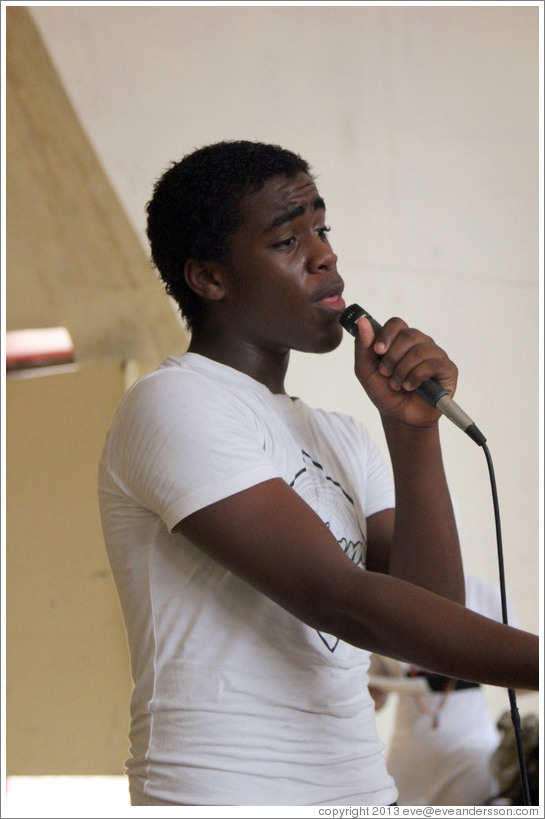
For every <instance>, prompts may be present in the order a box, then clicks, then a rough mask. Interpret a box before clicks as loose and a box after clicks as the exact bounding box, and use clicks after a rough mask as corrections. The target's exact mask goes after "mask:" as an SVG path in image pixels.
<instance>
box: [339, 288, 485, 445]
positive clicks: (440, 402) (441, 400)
mask: <svg viewBox="0 0 545 819" xmlns="http://www.w3.org/2000/svg"><path fill="white" fill-rule="evenodd" d="M362 316H363V317H365V318H366V319H367V321H368V322H369V324H370V325H371V327H372V328H373V330H374V331H375V335H376V334H378V333H379V332H380V331H381V330H382V324H380V323H379V322H378V321H377V320H376V319H375V318H373V316H372V315H370V313H368V312H367V310H364V309H363V307H360V305H359V304H351V305H350V307H347V308H346V310H344V312H343V313H342V315H341V318H340V323H341V325H342V326H343V327H344V329H345V330H347V331H348V332H349V333H350V334H351V335H353V336H354V337H357V335H358V325H357V321H358V319H360V318H361V317H362ZM416 392H417V393H418V395H419V396H420V397H421V398H423V399H424V401H427V403H428V404H431V406H432V407H435V408H436V409H438V410H439V411H440V412H442V413H443V415H445V416H446V417H447V418H448V419H449V420H450V421H452V423H453V424H456V426H457V427H459V428H460V429H461V430H463V432H465V433H466V435H469V437H470V438H471V439H472V440H473V441H475V443H476V444H478V445H479V446H482V445H483V444H484V443H485V442H486V438H485V437H484V435H483V433H482V432H481V431H480V429H479V428H478V427H477V426H476V425H475V423H474V422H473V421H472V420H471V418H470V417H469V415H467V414H466V413H465V412H464V411H463V409H462V408H461V407H460V406H458V404H457V403H456V402H455V401H454V400H453V399H452V398H451V397H450V395H449V394H448V392H447V391H446V389H445V388H444V387H442V386H441V384H440V383H439V382H438V381H437V379H435V378H428V380H427V381H423V382H422V384H420V386H419V387H418V389H417V390H416Z"/></svg>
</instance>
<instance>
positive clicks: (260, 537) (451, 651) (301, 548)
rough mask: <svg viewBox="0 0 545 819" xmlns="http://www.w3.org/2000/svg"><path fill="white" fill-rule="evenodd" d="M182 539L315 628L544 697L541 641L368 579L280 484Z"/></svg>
mask: <svg viewBox="0 0 545 819" xmlns="http://www.w3.org/2000/svg"><path fill="white" fill-rule="evenodd" d="M176 530H178V531H179V532H181V533H182V534H184V535H185V536H186V537H188V538H189V539H190V540H191V541H193V542H194V543H195V544H196V545H197V546H199V547H200V548H202V549H203V550H204V551H205V552H206V553H207V554H209V555H210V556H211V557H212V558H213V559H215V560H217V561H218V562H220V563H221V564H223V565H224V566H225V567H226V568H227V569H229V570H230V571H232V572H234V573H235V574H237V575H238V576H239V577H241V578H242V579H244V580H245V581H247V582H248V583H250V584H251V585H252V586H254V587H255V588H257V589H258V590H260V591H261V592H262V593H263V594H265V595H267V596H268V597H270V598H271V599H272V600H274V601H275V602H276V603H278V604H279V605H280V606H282V607H283V608H285V609H286V610H287V611H289V612H290V613H291V614H293V615H294V616H296V617H298V618H299V619H301V620H302V621H303V622H305V623H307V624H308V625H309V626H311V627H313V628H316V629H318V630H321V631H325V632H328V633H330V634H335V635H336V636H337V637H339V638H340V639H341V640H344V641H346V642H348V643H352V644H353V645H355V646H357V647H359V648H363V649H367V650H369V651H375V652H378V653H379V654H385V655H387V656H390V657H393V658H395V659H398V660H401V661H404V662H408V663H412V664H415V665H418V666H420V667H424V668H429V669H430V670H433V671H436V672H437V673H439V674H444V675H445V676H450V677H455V678H457V679H468V680H472V681H476V682H482V683H487V684H490V685H500V686H505V687H513V688H529V689H535V690H537V688H538V676H539V674H538V671H539V657H538V647H537V646H538V641H537V637H535V636H534V635H531V634H529V633H527V632H523V631H519V630H517V629H513V628H511V627H509V626H504V625H502V624H499V623H496V622H495V621H493V620H489V619H487V618H485V617H482V616H481V615H478V614H475V613H474V612H471V611H469V610H468V609H466V608H465V607H464V606H461V605H459V604H457V603H454V602H452V601H450V600H447V599H445V598H443V597H440V596H439V595H437V594H434V593H432V592H429V591H427V590H426V589H422V588H420V587H418V586H416V585H413V584H411V583H408V582H406V581H404V580H400V579H398V578H395V577H391V576H389V575H383V574H379V573H376V572H371V571H363V570H362V569H361V568H360V567H358V566H356V565H355V564H354V563H353V562H352V561H351V560H350V558H348V557H347V556H346V555H345V554H344V552H343V550H342V549H340V548H339V544H338V543H337V541H336V540H335V537H334V536H333V535H332V533H331V532H330V530H329V529H328V527H327V526H326V525H325V524H324V523H323V522H322V520H321V519H320V518H319V516H318V515H317V514H316V513H315V512H314V511H313V510H312V509H311V508H310V507H309V506H308V505H307V504H306V503H305V502H304V501H303V500H302V499H301V498H300V497H299V496H298V495H297V493H296V492H295V491H294V490H292V489H291V488H290V487H288V486H287V484H286V483H285V482H284V481H282V480H281V479H280V478H274V479H272V480H269V481H264V482H263V483H260V484H257V485H256V486H253V487H251V488H250V489H247V490H244V491H243V492H239V493H237V494H235V495H232V496H230V497H228V498H224V499H223V500H220V501H218V502H216V503H214V504H211V505H210V506H207V507H205V508H203V509H201V510H199V511H197V512H194V513H193V514H192V515H189V516H188V517H187V518H185V519H184V520H183V521H181V522H180V523H179V524H178V526H177V527H176Z"/></svg>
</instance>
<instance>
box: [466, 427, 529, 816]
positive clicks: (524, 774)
mask: <svg viewBox="0 0 545 819" xmlns="http://www.w3.org/2000/svg"><path fill="white" fill-rule="evenodd" d="M479 446H481V447H482V448H483V451H484V454H485V457H486V463H487V466H488V473H489V477H490V487H491V490H492V502H493V505H494V523H495V527H496V545H497V553H498V572H499V580H500V596H501V610H502V621H503V623H504V625H508V624H509V623H508V617H507V595H506V591H505V568H504V563H503V543H502V533H501V520H500V507H499V502H498V491H497V487H496V476H495V473H494V464H493V463H492V456H491V454H490V450H489V449H488V446H487V445H486V441H483V443H481V444H479ZM507 693H508V696H509V705H510V711H511V722H512V723H513V729H514V731H515V740H516V744H517V755H518V763H519V770H520V780H521V785H522V795H523V799H524V804H525V805H531V804H532V801H531V796H530V786H529V783H528V771H527V768H526V757H525V754H524V745H523V740H522V726H521V722H520V714H519V711H518V706H517V695H516V693H515V690H514V689H513V688H508V689H507Z"/></svg>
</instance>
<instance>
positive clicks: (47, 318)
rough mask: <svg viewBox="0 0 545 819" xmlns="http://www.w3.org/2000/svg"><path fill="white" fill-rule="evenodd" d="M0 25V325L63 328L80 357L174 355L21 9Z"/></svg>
mask: <svg viewBox="0 0 545 819" xmlns="http://www.w3.org/2000/svg"><path fill="white" fill-rule="evenodd" d="M6 18H7V32H6V166H7V167H6V238H7V243H6V255H7V275H6V329H7V330H8V331H9V330H20V329H25V328H34V327H51V326H65V327H66V328H67V329H68V331H69V332H70V334H71V336H72V339H73V341H74V347H75V355H76V360H77V361H80V362H85V361H91V360H97V359H120V360H125V359H134V358H136V359H141V360H146V361H159V360H161V359H162V358H163V357H164V356H165V355H167V354H172V353H174V354H176V353H178V352H181V351H182V350H183V349H184V348H185V346H186V344H187V338H186V334H185V331H184V329H183V327H182V325H181V322H180V320H179V318H178V316H177V314H176V312H175V310H174V308H173V305H172V303H171V301H170V300H169V299H168V298H167V296H166V295H165V293H164V291H163V288H162V286H161V285H160V283H159V282H158V280H157V278H156V275H155V273H154V271H153V270H152V268H151V265H150V263H149V259H148V257H147V254H146V252H145V250H144V248H143V246H142V243H141V241H140V240H139V238H138V237H137V235H136V233H135V230H134V228H133V227H132V225H131V223H130V222H129V219H128V218H127V216H126V214H125V213H124V211H123V208H122V207H121V205H120V202H119V200H118V199H117V197H116V195H115V193H114V191H113V189H112V186H111V185H110V183H109V182H108V179H107V177H106V174H105V173H104V171H103V169H102V167H101V165H100V162H99V160H98V158H97V156H96V154H95V152H94V151H93V149H92V147H91V145H90V143H89V141H88V139H87V138H86V135H85V133H84V130H83V128H82V127H81V125H80V123H79V121H78V118H77V116H76V114H75V112H74V110H73V108H72V106H71V104H70V101H69V99H68V97H67V95H66V93H65V92H64V90H63V87H62V84H61V82H60V81H59V78H58V76H57V74H56V71H55V69H54V66H53V64H52V62H51V60H50V58H49V56H48V54H47V51H46V49H45V47H44V44H43V42H42V40H41V38H40V35H39V32H38V31H37V29H36V27H35V25H34V23H33V21H32V19H31V17H30V15H29V12H28V11H27V9H26V8H25V7H9V8H8V9H7V10H6Z"/></svg>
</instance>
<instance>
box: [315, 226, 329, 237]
mask: <svg viewBox="0 0 545 819" xmlns="http://www.w3.org/2000/svg"><path fill="white" fill-rule="evenodd" d="M330 230H331V228H330V227H325V226H324V227H319V228H316V233H317V234H318V236H319V237H320V239H326V238H327V234H328V233H329V231H330Z"/></svg>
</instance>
